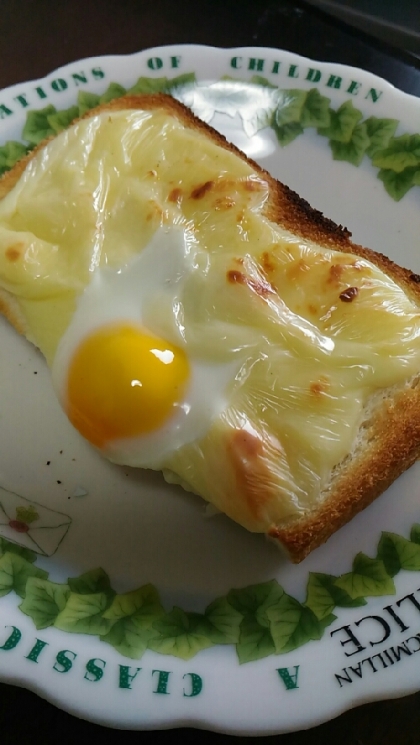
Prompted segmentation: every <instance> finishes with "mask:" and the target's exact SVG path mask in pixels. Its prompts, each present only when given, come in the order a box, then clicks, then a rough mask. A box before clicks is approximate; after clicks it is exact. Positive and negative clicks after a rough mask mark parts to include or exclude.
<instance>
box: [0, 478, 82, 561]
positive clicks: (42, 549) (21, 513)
mask: <svg viewBox="0 0 420 745" xmlns="http://www.w3.org/2000/svg"><path fill="white" fill-rule="evenodd" d="M70 525H71V517H69V516H68V515H65V514H63V513H62V512H57V511H56V510H51V509H50V508H49V507H44V506H43V505H41V504H38V502H33V501H32V500H30V499H25V497H21V496H20V495H19V494H14V493H13V492H11V491H7V489H2V488H1V487H0V536H1V537H3V538H6V539H7V540H8V541H11V542H12V543H17V544H18V545H19V546H23V547H24V548H29V549H31V551H35V552H36V553H38V554H41V555H42V556H52V555H53V554H54V553H55V552H56V551H57V549H58V547H59V545H60V543H61V542H62V540H63V538H64V537H65V536H66V534H67V531H68V529H69V527H70Z"/></svg>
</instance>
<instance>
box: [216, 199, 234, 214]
mask: <svg viewBox="0 0 420 745" xmlns="http://www.w3.org/2000/svg"><path fill="white" fill-rule="evenodd" d="M235 204H236V202H235V200H234V199H232V197H221V198H220V199H216V200H215V202H214V208H215V209H216V210H219V211H223V210H229V209H231V208H232V207H234V206H235Z"/></svg>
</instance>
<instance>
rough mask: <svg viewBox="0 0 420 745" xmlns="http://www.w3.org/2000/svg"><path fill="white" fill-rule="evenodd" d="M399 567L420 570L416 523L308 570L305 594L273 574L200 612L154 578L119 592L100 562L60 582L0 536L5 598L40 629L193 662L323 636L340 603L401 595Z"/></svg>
mask: <svg viewBox="0 0 420 745" xmlns="http://www.w3.org/2000/svg"><path fill="white" fill-rule="evenodd" d="M401 570H406V571H411V572H419V571H420V524H414V525H413V527H412V529H411V533H410V538H408V539H407V538H404V537H403V536H400V535H398V534H396V533H390V532H383V533H382V534H381V537H380V540H379V543H378V548H377V552H376V556H375V557H374V558H371V557H369V556H367V555H366V554H364V553H358V554H357V556H356V557H355V559H354V561H353V566H352V570H351V571H350V572H347V573H345V574H342V575H340V576H334V575H331V574H323V573H317V572H310V573H309V575H308V581H307V586H306V599H305V601H304V602H300V601H299V600H297V599H296V598H294V597H292V596H291V595H289V594H288V593H286V592H285V590H284V589H283V587H282V586H281V585H280V584H279V583H278V582H277V580H274V579H273V580H271V581H268V582H263V583H260V584H256V585H250V586H248V587H242V588H238V589H232V590H230V591H229V592H228V593H227V594H226V595H225V596H223V597H219V598H216V599H215V600H213V601H212V602H211V603H210V604H209V605H208V606H207V607H206V608H205V609H204V611H203V612H202V613H197V612H191V611H188V610H184V609H183V608H179V607H174V608H171V609H170V610H166V609H165V608H164V606H163V604H162V602H161V599H160V596H159V592H158V590H157V589H156V588H155V587H154V586H153V585H151V584H146V585H143V586H142V587H139V588H137V589H135V590H132V591H130V592H126V593H123V594H118V593H117V592H116V591H115V590H114V589H113V588H112V586H111V581H110V579H109V576H108V575H107V573H106V572H105V571H104V570H103V569H101V568H98V569H94V570H91V571H89V572H85V573H84V574H83V575H81V576H80V577H76V578H69V579H68V580H67V582H64V583H57V582H53V581H51V580H50V579H48V572H46V571H45V570H42V569H38V568H37V567H36V566H34V557H33V556H28V557H27V558H26V557H25V556H24V555H20V554H19V553H17V552H16V545H15V544H13V543H10V542H9V541H7V540H5V539H4V538H3V539H2V540H1V543H0V598H1V597H3V596H6V595H8V594H9V593H10V592H15V593H16V594H17V595H18V596H19V597H20V598H21V599H22V601H21V603H20V605H19V609H20V611H21V612H22V613H24V614H25V615H27V616H29V617H30V618H32V620H33V622H34V625H35V626H36V628H37V629H45V628H48V627H55V628H59V629H61V630H63V631H66V632H68V633H82V634H90V635H94V636H96V637H99V639H100V640H101V641H103V642H104V643H106V644H110V645H111V646H113V647H114V648H115V649H116V650H117V651H118V652H119V653H120V654H121V655H123V656H124V657H128V658H130V659H136V660H137V659H140V658H141V657H142V656H143V654H144V652H145V651H146V650H147V649H150V650H153V651H155V652H158V653H160V654H165V655H173V656H175V657H179V658H181V659H183V660H189V659H191V658H192V657H194V656H195V655H196V654H198V653H199V652H200V651H202V650H204V649H208V648H210V647H213V646H218V645H221V644H226V645H234V646H235V648H236V653H237V657H238V661H239V662H240V663H241V664H242V663H246V662H251V661H254V660H259V659H263V658H264V657H269V656H271V655H279V654H285V653H287V652H290V651H292V650H295V649H297V648H298V647H302V646H303V645H305V644H307V643H308V642H310V641H316V640H318V639H321V638H322V636H323V634H324V631H325V629H326V628H327V627H328V626H330V625H331V624H332V623H333V621H335V620H336V618H337V616H336V615H335V614H334V611H337V609H339V608H357V607H359V606H362V605H366V603H367V600H366V598H369V597H383V596H389V595H393V594H395V584H394V577H395V576H396V574H398V573H399V572H400V571H401Z"/></svg>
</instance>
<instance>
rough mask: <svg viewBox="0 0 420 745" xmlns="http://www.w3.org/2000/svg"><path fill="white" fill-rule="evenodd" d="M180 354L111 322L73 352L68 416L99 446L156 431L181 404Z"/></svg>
mask: <svg viewBox="0 0 420 745" xmlns="http://www.w3.org/2000/svg"><path fill="white" fill-rule="evenodd" d="M188 377H189V364H188V360H187V357H186V355H185V353H184V351H183V350H182V349H181V348H179V347H177V346H174V345H172V344H169V343H168V342H166V341H165V340H164V339H159V338H157V337H154V336H152V335H150V334H149V333H148V332H146V331H145V330H144V329H142V328H141V327H136V326H132V325H128V324H115V325H112V326H106V327H105V328H104V327H102V328H101V329H99V330H96V331H94V332H93V333H91V334H90V335H89V336H88V337H87V338H86V339H85V340H84V341H83V342H82V343H81V344H80V346H79V347H78V348H77V350H76V352H75V353H74V355H73V357H72V360H71V363H70V366H69V372H68V379H67V400H66V409H67V415H68V417H69V419H70V421H71V422H72V424H73V425H74V426H75V427H76V429H78V430H79V432H80V433H81V434H82V435H83V436H84V437H86V438H87V439H88V440H89V441H90V442H91V443H93V444H94V445H96V446H97V447H100V448H102V447H104V446H105V445H106V443H107V442H109V441H111V440H116V439H120V438H125V437H133V436H134V437H135V436H138V435H145V434H148V433H150V432H153V430H155V429H158V428H159V427H160V426H161V425H162V424H163V423H164V422H165V421H166V420H167V419H169V418H170V417H171V416H172V415H173V414H174V413H175V411H176V405H177V404H180V403H181V402H182V400H183V396H184V391H185V387H186V384H187V381H188Z"/></svg>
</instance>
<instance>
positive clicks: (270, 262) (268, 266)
mask: <svg viewBox="0 0 420 745" xmlns="http://www.w3.org/2000/svg"><path fill="white" fill-rule="evenodd" d="M260 261H261V266H262V268H263V270H264V272H265V273H266V274H271V272H274V271H275V268H276V264H275V261H274V258H273V255H272V254H271V253H270V252H269V251H264V252H263V253H262V254H261V259H260Z"/></svg>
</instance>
